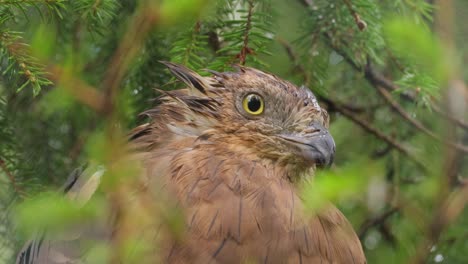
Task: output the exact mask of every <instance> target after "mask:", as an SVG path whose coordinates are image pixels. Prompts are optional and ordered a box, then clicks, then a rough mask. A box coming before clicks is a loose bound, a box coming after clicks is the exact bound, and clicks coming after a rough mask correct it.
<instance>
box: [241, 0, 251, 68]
mask: <svg viewBox="0 0 468 264" xmlns="http://www.w3.org/2000/svg"><path fill="white" fill-rule="evenodd" d="M248 4H249V13H248V14H247V23H246V25H245V31H244V43H243V45H242V49H241V51H240V53H239V63H240V64H241V65H245V59H246V58H247V54H251V53H252V51H251V50H250V48H249V34H250V30H251V29H252V14H253V8H254V3H253V1H252V0H249V1H248Z"/></svg>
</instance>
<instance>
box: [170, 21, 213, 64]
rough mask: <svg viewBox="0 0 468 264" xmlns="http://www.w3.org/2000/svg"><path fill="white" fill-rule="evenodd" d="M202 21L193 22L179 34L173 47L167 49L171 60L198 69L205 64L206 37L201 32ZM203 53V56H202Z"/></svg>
mask: <svg viewBox="0 0 468 264" xmlns="http://www.w3.org/2000/svg"><path fill="white" fill-rule="evenodd" d="M201 31H202V23H201V22H200V21H197V22H195V25H194V26H193V27H191V28H190V29H189V30H188V31H187V32H182V33H181V34H179V36H178V38H177V40H176V41H174V44H173V47H172V48H171V50H170V51H169V54H170V56H171V61H172V62H175V63H180V64H183V65H185V66H187V67H189V68H194V69H200V68H203V67H205V66H206V63H205V57H206V53H207V48H206V45H207V43H206V42H207V40H208V37H207V36H205V35H203V34H202V33H201ZM203 55H205V56H203Z"/></svg>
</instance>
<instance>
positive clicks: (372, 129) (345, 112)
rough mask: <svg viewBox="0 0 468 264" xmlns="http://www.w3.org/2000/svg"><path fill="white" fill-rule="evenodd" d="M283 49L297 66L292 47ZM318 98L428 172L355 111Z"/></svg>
mask: <svg viewBox="0 0 468 264" xmlns="http://www.w3.org/2000/svg"><path fill="white" fill-rule="evenodd" d="M281 44H282V45H283V47H287V49H286V50H287V53H288V55H289V58H290V59H291V60H292V61H293V63H294V64H297V61H296V62H295V60H296V58H297V56H295V55H294V52H293V50H292V47H290V46H289V45H288V43H286V42H284V41H283V42H282V43H281ZM298 68H299V69H300V70H301V74H302V76H303V78H304V80H307V77H306V76H307V73H306V72H305V70H304V68H303V67H302V66H300V67H298ZM317 98H318V99H319V100H320V101H322V102H324V103H325V104H327V106H328V108H329V109H332V110H336V111H338V112H340V113H341V114H343V115H344V116H345V117H347V118H348V119H349V120H351V121H352V122H354V123H355V124H357V125H358V126H360V127H361V128H363V129H364V130H365V131H366V132H368V133H370V134H372V135H374V136H375V137H377V138H378V139H380V140H382V141H385V142H386V143H387V144H389V145H390V146H392V147H393V148H394V149H396V150H398V151H399V152H400V153H402V154H403V155H405V156H407V157H408V158H409V159H411V160H412V161H413V162H414V163H415V164H416V165H418V167H419V168H421V169H422V170H423V171H426V170H427V168H426V165H424V164H423V163H422V162H421V161H420V160H419V159H418V158H417V157H416V156H414V155H413V154H412V153H411V152H410V151H409V150H408V149H407V148H406V147H405V146H403V144H402V143H400V142H398V141H397V140H395V139H393V138H391V137H390V136H387V135H386V134H385V133H383V132H382V131H380V130H379V129H377V128H376V127H374V126H372V125H371V124H370V123H369V122H367V121H366V120H364V119H362V118H361V117H359V116H358V115H356V114H355V113H354V112H353V111H351V110H349V109H347V108H346V107H343V106H342V105H341V104H339V103H336V102H335V101H334V100H333V99H331V98H328V97H326V96H324V95H321V94H317Z"/></svg>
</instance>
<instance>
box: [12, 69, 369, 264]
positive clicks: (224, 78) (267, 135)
mask: <svg viewBox="0 0 468 264" xmlns="http://www.w3.org/2000/svg"><path fill="white" fill-rule="evenodd" d="M165 65H166V66H167V67H168V68H169V70H170V71H171V73H172V74H173V75H174V76H175V77H176V78H177V79H178V80H180V81H182V82H183V83H185V85H186V86H187V87H186V89H181V90H174V91H167V92H163V96H161V97H160V98H159V104H158V106H156V107H155V108H154V109H151V110H148V111H146V112H145V113H144V114H145V115H147V116H149V117H150V118H151V120H152V121H150V122H149V123H147V124H144V125H142V126H139V127H137V128H136V129H135V130H134V131H133V132H132V134H131V136H130V144H131V145H133V146H134V148H133V150H134V151H136V152H137V153H138V154H139V156H138V164H139V166H141V167H142V168H143V170H142V171H143V173H142V174H144V175H143V176H141V178H142V179H144V180H145V181H148V182H150V183H149V184H148V186H149V187H148V188H149V189H150V191H151V189H152V188H153V189H158V190H163V191H164V192H166V193H167V196H168V197H170V198H171V199H172V200H174V201H175V202H176V204H177V207H178V208H179V209H180V210H181V212H182V215H183V220H184V225H183V226H184V228H183V232H182V234H179V235H178V237H177V238H174V237H172V238H171V237H170V236H168V237H166V238H165V240H164V242H163V243H162V245H161V244H159V245H160V246H161V249H160V250H158V254H159V255H160V261H159V262H163V263H246V262H251V263H354V264H362V263H366V259H365V256H364V253H363V250H362V247H361V244H360V241H359V239H358V237H357V236H356V234H355V232H354V230H353V228H352V226H351V224H350V223H349V222H348V221H347V220H346V218H345V217H344V216H343V214H342V213H341V212H340V211H339V210H338V209H337V208H335V207H334V206H332V205H329V206H326V208H324V209H322V210H320V211H319V212H317V213H316V214H314V215H312V216H311V215H308V214H306V213H305V212H304V210H303V209H304V205H303V202H302V200H301V194H300V192H299V186H300V184H301V182H303V181H306V180H308V179H310V178H311V177H313V175H314V173H315V170H316V168H317V167H326V166H329V165H330V164H331V163H332V161H333V157H334V153H335V143H334V141H333V138H332V136H331V135H330V133H329V132H328V130H327V127H328V122H329V118H328V114H327V112H326V110H325V109H323V108H321V107H320V106H319V104H318V102H317V100H316V97H315V96H314V95H313V93H312V92H311V91H310V90H309V89H307V88H305V87H297V86H295V85H293V84H291V83H290V82H287V81H284V80H282V79H280V78H278V77H276V76H275V75H272V74H269V73H265V72H262V71H260V70H257V69H253V68H248V67H239V69H238V71H237V72H222V73H220V72H215V71H210V73H211V74H212V75H211V76H210V77H202V76H200V75H199V74H197V73H196V72H194V71H192V70H190V69H188V68H186V67H184V66H181V65H176V64H173V63H169V62H165ZM83 174H85V173H83ZM101 174H102V173H98V174H97V175H98V176H99V177H100V175H101ZM87 175H91V176H87V177H84V179H82V178H81V176H80V177H75V178H76V179H74V180H72V181H71V183H70V186H69V187H68V189H71V190H74V193H75V195H74V197H75V196H77V195H76V193H78V194H80V193H85V194H86V195H83V196H85V197H89V193H90V191H86V192H85V191H82V190H81V189H83V188H85V187H86V186H92V187H91V189H92V191H91V193H92V192H93V191H94V190H95V189H96V188H97V187H96V186H97V185H96V184H95V183H96V180H94V181H91V182H92V183H94V184H88V182H90V180H89V179H93V177H96V176H94V175H96V173H94V174H92V173H88V174H87ZM104 177H105V176H104ZM78 196H79V195H78ZM89 233H93V232H81V233H80V235H79V236H71V237H72V238H70V239H68V240H66V239H63V240H62V241H60V240H59V239H58V238H49V237H47V235H44V236H41V237H40V238H38V239H36V240H32V241H30V242H28V244H27V245H26V246H25V248H24V250H23V251H22V252H20V254H19V255H18V258H17V263H21V264H25V263H28V264H32V263H35V264H38V263H40V264H44V263H54V264H58V263H87V262H86V259H85V258H84V257H83V255H84V253H83V252H81V251H80V250H81V249H80V250H78V249H77V248H79V247H80V245H82V244H83V243H81V242H80V241H81V240H83V239H85V236H86V234H87V235H88V236H89ZM103 233H104V237H106V234H109V233H112V232H111V231H109V232H105V231H104V232H103ZM65 240H66V241H65ZM77 241H78V242H77ZM138 263H146V262H144V261H143V260H142V261H139V262H138Z"/></svg>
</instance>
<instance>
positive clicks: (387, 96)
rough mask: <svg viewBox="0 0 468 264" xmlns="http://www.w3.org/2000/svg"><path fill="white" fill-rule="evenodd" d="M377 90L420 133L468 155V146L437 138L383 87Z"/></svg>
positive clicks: (378, 87)
mask: <svg viewBox="0 0 468 264" xmlns="http://www.w3.org/2000/svg"><path fill="white" fill-rule="evenodd" d="M375 88H376V89H377V91H378V92H379V93H380V94H381V95H382V97H383V98H384V99H385V100H386V101H387V102H388V104H390V106H391V107H392V108H393V109H394V110H395V111H396V112H397V113H398V114H399V115H400V116H401V117H403V118H404V119H405V120H406V121H408V122H409V123H410V124H411V125H413V126H414V127H415V128H416V129H418V130H419V131H421V132H423V133H424V134H426V135H428V136H429V137H431V138H433V139H436V140H438V141H440V142H443V143H445V144H447V145H449V146H450V147H453V148H455V149H457V150H460V151H463V152H464V153H468V146H465V145H461V144H458V143H455V142H452V141H450V140H447V139H443V138H441V137H439V136H437V135H436V134H435V133H434V132H432V131H431V130H429V129H428V128H427V127H426V126H424V125H423V124H422V123H421V122H419V121H418V120H416V119H414V118H412V117H411V116H410V115H409V114H408V113H407V112H406V111H405V110H404V109H403V107H402V106H400V104H399V103H398V102H397V101H395V100H394V99H393V98H392V95H391V94H390V93H389V92H388V91H387V90H385V89H383V88H382V87H380V86H375Z"/></svg>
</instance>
